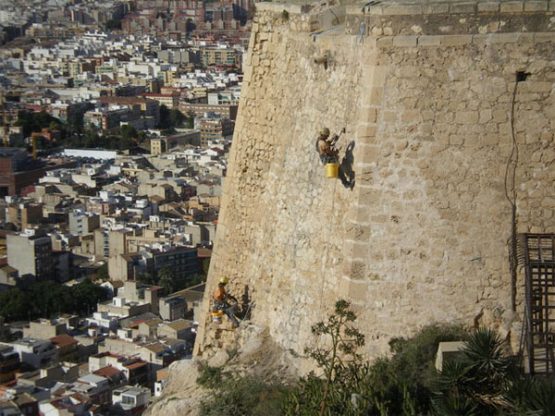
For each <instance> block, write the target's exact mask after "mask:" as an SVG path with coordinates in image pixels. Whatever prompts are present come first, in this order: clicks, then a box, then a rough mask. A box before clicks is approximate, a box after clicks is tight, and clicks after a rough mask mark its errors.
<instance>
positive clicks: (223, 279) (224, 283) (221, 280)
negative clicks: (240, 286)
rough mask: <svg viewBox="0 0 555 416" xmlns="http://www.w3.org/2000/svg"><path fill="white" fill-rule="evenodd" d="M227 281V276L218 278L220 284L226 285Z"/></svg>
mask: <svg viewBox="0 0 555 416" xmlns="http://www.w3.org/2000/svg"><path fill="white" fill-rule="evenodd" d="M228 283H229V279H228V278H227V277H222V278H221V279H220V284H222V285H227V284H228Z"/></svg>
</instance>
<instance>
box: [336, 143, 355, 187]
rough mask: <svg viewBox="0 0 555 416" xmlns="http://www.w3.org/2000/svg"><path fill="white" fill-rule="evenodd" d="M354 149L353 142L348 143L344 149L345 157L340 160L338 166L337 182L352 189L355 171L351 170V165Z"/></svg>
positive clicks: (353, 159)
mask: <svg viewBox="0 0 555 416" xmlns="http://www.w3.org/2000/svg"><path fill="white" fill-rule="evenodd" d="M354 148H355V142H354V140H353V141H351V143H349V145H348V146H347V148H346V149H345V156H343V159H342V160H341V164H340V165H339V180H340V181H341V184H342V185H343V186H344V187H345V188H349V189H351V190H352V189H353V188H354V187H355V171H354V170H353V164H354V161H355V158H354V156H353V150H354Z"/></svg>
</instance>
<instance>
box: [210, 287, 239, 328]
mask: <svg viewBox="0 0 555 416" xmlns="http://www.w3.org/2000/svg"><path fill="white" fill-rule="evenodd" d="M228 282H229V279H228V278H227V277H222V278H221V279H220V281H219V282H218V287H217V288H216V290H214V294H213V296H212V298H213V301H214V307H213V310H214V311H223V312H224V313H225V314H226V315H227V317H228V318H229V320H230V321H231V322H232V323H233V326H234V327H235V328H237V327H238V326H239V321H238V320H237V317H236V316H235V310H236V308H237V298H235V297H234V296H233V295H230V294H229V293H227V290H226V289H225V285H227V283H228ZM230 301H231V302H232V303H230Z"/></svg>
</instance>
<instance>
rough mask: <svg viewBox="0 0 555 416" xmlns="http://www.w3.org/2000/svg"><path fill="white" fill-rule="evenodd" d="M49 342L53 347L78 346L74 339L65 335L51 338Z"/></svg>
mask: <svg viewBox="0 0 555 416" xmlns="http://www.w3.org/2000/svg"><path fill="white" fill-rule="evenodd" d="M50 342H52V344H54V345H57V346H58V347H67V346H68V345H75V344H78V342H77V340H76V339H75V338H73V337H72V336H69V335H67V334H62V335H57V336H55V337H52V338H50Z"/></svg>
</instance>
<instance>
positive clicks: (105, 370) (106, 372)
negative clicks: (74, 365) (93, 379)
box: [94, 365, 121, 378]
mask: <svg viewBox="0 0 555 416" xmlns="http://www.w3.org/2000/svg"><path fill="white" fill-rule="evenodd" d="M94 374H96V375H97V376H102V377H106V378H112V377H115V376H117V375H118V374H121V371H120V370H118V369H117V368H115V367H112V366H111V365H109V366H107V367H102V368H100V369H98V370H96V371H95V372H94Z"/></svg>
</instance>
